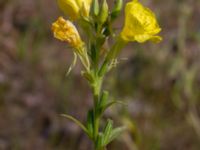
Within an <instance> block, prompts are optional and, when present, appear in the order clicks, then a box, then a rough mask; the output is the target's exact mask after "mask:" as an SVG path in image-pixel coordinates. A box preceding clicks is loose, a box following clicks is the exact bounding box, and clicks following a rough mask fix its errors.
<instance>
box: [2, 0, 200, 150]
mask: <svg viewBox="0 0 200 150" xmlns="http://www.w3.org/2000/svg"><path fill="white" fill-rule="evenodd" d="M109 2H110V3H112V2H113V1H109ZM141 2H142V3H143V4H145V5H146V6H148V7H150V8H151V9H153V10H154V12H155V13H156V15H157V16H158V18H159V22H160V25H161V27H162V29H163V30H162V33H161V34H162V36H163V38H164V40H163V42H161V43H160V44H152V43H145V44H142V45H141V44H137V43H131V44H129V45H128V46H127V47H126V48H125V49H124V50H123V52H122V54H121V56H120V58H128V59H122V60H121V63H120V65H119V66H118V67H117V68H115V69H113V70H112V72H110V73H109V75H108V77H107V78H106V81H105V84H104V87H105V88H106V89H107V90H109V91H110V92H111V94H112V96H113V98H117V99H119V100H122V101H124V102H125V103H127V104H128V106H127V107H126V106H125V107H124V106H116V107H112V108H111V109H109V110H108V111H107V112H106V114H105V118H107V117H110V118H112V119H114V121H115V124H116V125H126V126H127V127H128V130H127V132H125V133H124V134H123V135H122V136H121V137H120V138H118V139H117V140H116V141H114V142H113V143H111V144H110V145H109V147H108V149H109V150H199V149H200V107H199V106H200V18H199V16H200V9H199V8H200V1H198V0H167V1H164V0H141ZM60 15H62V13H61V12H60V11H59V10H58V8H57V5H56V1H55V0H42V1H41V0H0V150H92V148H91V146H90V145H91V143H90V141H89V140H88V138H87V137H86V136H85V135H84V133H83V132H82V131H81V130H80V129H79V128H78V127H77V126H76V125H75V124H73V123H72V122H70V121H68V120H66V119H65V118H62V117H60V116H59V114H61V113H67V114H70V115H73V116H75V117H76V118H78V119H80V120H81V121H82V122H85V119H86V113H87V110H88V109H89V108H90V107H91V106H92V99H91V97H92V96H91V93H90V89H89V87H88V85H87V82H86V81H84V80H83V79H82V77H81V75H80V70H81V65H80V64H78V65H77V66H76V67H75V68H74V69H73V71H72V72H71V74H70V75H69V76H68V77H66V76H65V74H66V71H67V68H68V67H69V65H70V63H71V61H72V59H73V57H72V56H73V55H72V51H71V50H70V49H69V47H68V46H67V45H66V44H65V43H61V42H59V41H57V40H56V39H54V38H53V36H52V33H51V30H50V28H51V23H52V22H53V21H55V20H56V19H57V17H58V16H60ZM122 20H123V16H122V17H121V19H119V20H118V21H116V23H115V24H116V27H120V26H122V24H121V22H122Z"/></svg>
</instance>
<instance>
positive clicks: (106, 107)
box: [101, 101, 126, 113]
mask: <svg viewBox="0 0 200 150" xmlns="http://www.w3.org/2000/svg"><path fill="white" fill-rule="evenodd" d="M114 104H121V105H124V106H126V104H125V103H124V102H122V101H112V102H109V103H107V104H106V105H104V106H102V110H101V111H102V113H103V112H104V111H105V110H106V109H108V108H109V107H111V106H113V105H114Z"/></svg>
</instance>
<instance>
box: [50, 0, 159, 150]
mask: <svg viewBox="0 0 200 150" xmlns="http://www.w3.org/2000/svg"><path fill="white" fill-rule="evenodd" d="M57 3H58V6H59V8H60V9H61V10H62V11H63V12H64V14H65V15H66V16H65V17H66V18H67V20H65V19H64V17H59V18H58V19H57V20H56V21H55V22H54V23H53V24H52V31H53V34H54V37H55V38H57V39H58V40H60V41H63V42H66V44H68V45H69V46H70V47H71V48H72V52H73V53H74V61H73V63H72V65H71V66H70V68H69V70H68V74H69V72H70V71H71V70H72V68H73V67H74V65H75V64H76V60H77V58H79V59H80V61H81V63H82V64H83V70H82V71H81V75H82V76H83V78H84V79H86V80H87V81H88V84H89V86H90V87H91V91H92V93H93V104H94V105H93V108H92V109H90V110H89V111H88V115H87V121H86V123H85V124H82V123H81V122H80V121H78V120H77V119H75V118H74V117H72V116H70V115H66V114H63V115H62V116H64V117H66V118H68V119H70V120H72V121H74V122H75V123H76V124H77V125H79V126H80V127H81V128H82V129H83V131H84V132H85V133H86V134H87V135H88V137H89V138H90V139H91V140H92V141H93V143H94V149H95V150H105V149H106V147H107V145H108V144H109V143H110V142H112V141H113V140H114V139H115V138H116V137H118V136H119V135H120V134H121V133H122V132H123V131H124V130H125V127H117V128H114V126H113V121H112V120H111V119H108V120H107V122H106V124H105V125H104V127H103V128H102V127H101V129H102V130H100V124H101V118H102V115H103V114H104V112H105V110H106V109H108V108H109V107H110V106H112V105H114V104H116V103H120V102H118V101H111V100H110V99H109V92H108V91H106V90H102V84H103V80H104V77H105V75H106V74H107V73H108V72H109V71H110V70H111V69H112V68H113V67H115V66H116V65H117V64H118V61H117V57H118V55H119V53H120V51H121V50H122V49H123V48H124V46H125V45H126V44H127V43H129V42H139V43H144V42H146V41H152V42H155V43H158V42H160V41H161V40H162V38H161V37H160V36H158V35H157V34H158V33H159V32H160V31H161V28H160V27H159V25H158V23H157V20H156V17H155V14H154V13H153V12H152V11H151V10H150V9H149V8H146V7H144V6H143V5H142V4H141V3H140V2H139V1H138V0H132V1H130V2H128V3H126V4H125V5H126V6H125V23H124V27H123V28H122V30H121V32H119V33H115V29H114V28H113V22H114V21H115V20H116V19H117V18H118V16H119V15H120V13H121V10H122V7H123V4H124V2H123V0H115V2H114V6H113V8H110V7H109V6H108V3H107V1H106V0H101V1H98V0H57ZM75 24H76V26H75ZM77 27H78V28H77ZM78 30H81V31H82V32H81V33H83V34H82V35H80V34H79V33H80V32H79V31H78ZM82 36H84V40H83V38H82ZM108 39H112V41H114V42H113V44H111V45H108V46H107V45H106V44H105V43H108V42H107V41H108ZM105 45H106V46H105Z"/></svg>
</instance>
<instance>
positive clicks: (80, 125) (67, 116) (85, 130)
mask: <svg viewBox="0 0 200 150" xmlns="http://www.w3.org/2000/svg"><path fill="white" fill-rule="evenodd" d="M61 116H62V117H65V118H67V119H69V120H71V121H73V122H74V123H76V124H77V125H78V126H79V127H80V128H81V129H82V130H83V131H84V132H85V133H86V134H88V135H89V132H88V130H87V128H86V127H85V126H84V125H83V124H82V123H81V122H80V121H78V120H77V119H76V118H74V117H72V116H70V115H67V114H61Z"/></svg>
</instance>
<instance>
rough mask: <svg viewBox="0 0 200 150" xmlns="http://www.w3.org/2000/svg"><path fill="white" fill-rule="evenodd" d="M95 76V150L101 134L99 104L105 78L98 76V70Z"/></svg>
mask: <svg viewBox="0 0 200 150" xmlns="http://www.w3.org/2000/svg"><path fill="white" fill-rule="evenodd" d="M94 76H95V80H94V83H92V85H93V99H94V106H93V110H94V133H93V135H94V139H93V142H94V147H95V150H97V149H96V141H97V138H98V134H99V125H100V116H99V115H98V104H99V100H100V94H101V86H102V80H103V78H101V77H99V76H98V69H95V71H94Z"/></svg>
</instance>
